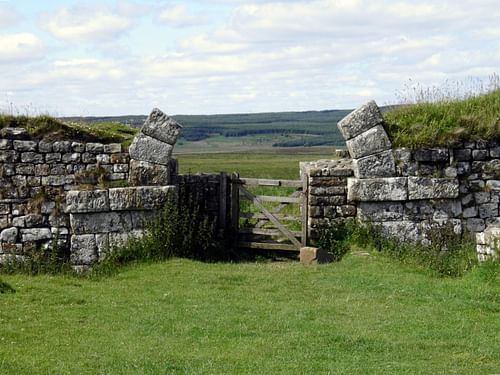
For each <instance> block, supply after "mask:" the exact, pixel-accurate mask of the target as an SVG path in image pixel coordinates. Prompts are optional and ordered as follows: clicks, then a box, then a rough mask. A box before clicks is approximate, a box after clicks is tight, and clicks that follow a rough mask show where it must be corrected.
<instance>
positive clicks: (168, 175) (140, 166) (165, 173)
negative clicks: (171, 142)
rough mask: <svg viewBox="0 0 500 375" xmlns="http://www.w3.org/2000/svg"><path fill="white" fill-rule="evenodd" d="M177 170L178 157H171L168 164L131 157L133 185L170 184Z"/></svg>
mask: <svg viewBox="0 0 500 375" xmlns="http://www.w3.org/2000/svg"><path fill="white" fill-rule="evenodd" d="M176 171H177V160H176V159H171V160H170V163H169V164H168V165H161V164H153V163H150V162H147V161H142V160H134V159H131V160H130V174H129V184H130V185H131V186H146V185H169V184H171V182H172V177H173V176H174V175H175V173H176Z"/></svg>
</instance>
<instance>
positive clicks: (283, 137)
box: [62, 110, 350, 147]
mask: <svg viewBox="0 0 500 375" xmlns="http://www.w3.org/2000/svg"><path fill="white" fill-rule="evenodd" d="M349 112H350V110H327V111H307V112H270V113H242V114H226V115H176V116H173V117H174V118H175V119H176V120H177V121H178V122H179V123H180V124H182V125H183V126H184V129H183V132H182V139H183V140H184V141H187V142H196V141H201V140H206V139H209V138H211V137H221V136H222V137H226V138H239V137H247V136H263V137H270V138H272V139H273V143H272V146H274V147H296V146H301V147H303V146H323V145H334V146H343V145H344V140H343V138H342V136H341V135H340V133H339V131H338V129H337V126H336V124H337V122H338V121H339V120H340V119H342V118H343V117H344V116H346V115H347V114H348V113H349ZM62 119H63V120H65V121H83V122H86V123H93V124H94V123H95V124H98V123H104V122H119V123H121V124H125V125H128V126H131V127H134V128H139V127H141V126H142V124H143V123H144V120H145V119H146V116H145V115H134V116H104V117H65V118H62Z"/></svg>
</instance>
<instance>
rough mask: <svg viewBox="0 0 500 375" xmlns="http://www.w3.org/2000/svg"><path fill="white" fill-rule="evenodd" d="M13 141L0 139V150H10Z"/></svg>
mask: <svg viewBox="0 0 500 375" xmlns="http://www.w3.org/2000/svg"><path fill="white" fill-rule="evenodd" d="M11 148H12V141H11V140H10V139H0V150H10V149H11Z"/></svg>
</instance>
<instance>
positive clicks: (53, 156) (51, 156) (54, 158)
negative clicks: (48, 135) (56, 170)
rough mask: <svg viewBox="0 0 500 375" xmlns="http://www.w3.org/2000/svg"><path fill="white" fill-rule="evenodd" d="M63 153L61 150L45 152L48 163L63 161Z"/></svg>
mask: <svg viewBox="0 0 500 375" xmlns="http://www.w3.org/2000/svg"><path fill="white" fill-rule="evenodd" d="M61 157H62V154H61V153H60V152H50V153H47V154H45V162H46V163H58V162H60V161H61Z"/></svg>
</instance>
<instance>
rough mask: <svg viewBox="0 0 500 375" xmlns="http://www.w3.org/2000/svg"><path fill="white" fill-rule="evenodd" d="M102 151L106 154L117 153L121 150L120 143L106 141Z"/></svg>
mask: <svg viewBox="0 0 500 375" xmlns="http://www.w3.org/2000/svg"><path fill="white" fill-rule="evenodd" d="M103 151H104V153H106V154H118V153H121V152H122V145H121V143H108V144H105V145H104V148H103Z"/></svg>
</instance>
